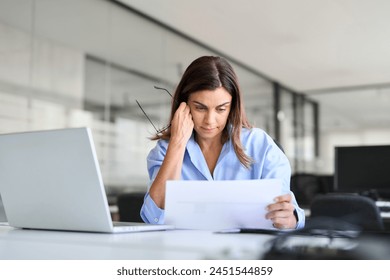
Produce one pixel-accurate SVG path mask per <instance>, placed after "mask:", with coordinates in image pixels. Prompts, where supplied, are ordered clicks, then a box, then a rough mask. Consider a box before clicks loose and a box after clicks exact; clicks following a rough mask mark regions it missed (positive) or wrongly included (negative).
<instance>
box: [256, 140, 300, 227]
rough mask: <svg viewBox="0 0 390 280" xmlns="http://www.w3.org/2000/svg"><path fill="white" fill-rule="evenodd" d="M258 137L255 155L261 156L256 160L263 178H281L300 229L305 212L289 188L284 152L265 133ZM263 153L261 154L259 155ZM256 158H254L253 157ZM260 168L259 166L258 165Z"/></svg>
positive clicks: (288, 169) (283, 190)
mask: <svg viewBox="0 0 390 280" xmlns="http://www.w3.org/2000/svg"><path fill="white" fill-rule="evenodd" d="M257 136H260V137H258V139H256V141H255V143H258V142H259V141H263V145H262V149H261V151H257V153H256V154H257V156H259V154H260V157H263V160H260V159H259V160H258V161H259V162H262V163H263V165H262V168H261V169H262V175H261V178H263V179H271V178H279V179H282V192H283V193H284V194H286V193H290V194H291V196H292V204H293V205H294V208H295V210H296V214H297V219H298V221H297V225H296V229H301V228H303V227H304V226H305V212H304V210H303V209H301V208H300V207H299V205H298V202H297V200H296V198H295V196H294V193H293V192H292V191H291V189H290V179H291V166H290V162H289V160H288V158H287V156H286V155H285V153H284V152H283V151H282V150H281V149H280V148H279V147H278V145H277V144H276V143H275V141H274V140H273V139H272V138H271V137H270V136H269V135H267V134H265V135H263V136H265V137H261V134H260V135H259V134H257ZM261 139H262V140H261ZM254 149H255V148H254ZM261 155H263V156H261ZM255 160H256V159H255ZM258 168H260V167H258Z"/></svg>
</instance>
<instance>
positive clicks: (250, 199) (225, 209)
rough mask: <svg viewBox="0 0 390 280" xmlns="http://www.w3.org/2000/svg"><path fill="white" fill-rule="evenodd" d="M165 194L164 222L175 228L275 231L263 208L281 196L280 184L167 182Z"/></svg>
mask: <svg viewBox="0 0 390 280" xmlns="http://www.w3.org/2000/svg"><path fill="white" fill-rule="evenodd" d="M165 192H166V193H165V223H166V224H171V225H174V226H175V227H176V228H177V229H200V230H217V231H231V230H237V229H263V230H275V228H274V227H273V225H272V221H271V220H268V219H266V218H265V216H266V214H267V210H266V207H267V206H268V205H269V204H271V203H274V198H275V197H277V196H279V195H281V194H282V181H281V180H280V179H261V180H224V181H214V180H210V181H207V180H199V181H167V183H166V188H165Z"/></svg>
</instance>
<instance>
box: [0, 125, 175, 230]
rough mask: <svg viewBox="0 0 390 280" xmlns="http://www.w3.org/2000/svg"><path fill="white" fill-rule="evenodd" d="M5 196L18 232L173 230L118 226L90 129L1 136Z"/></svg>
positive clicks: (11, 222) (0, 169)
mask: <svg viewBox="0 0 390 280" xmlns="http://www.w3.org/2000/svg"><path fill="white" fill-rule="evenodd" d="M0 194H1V197H2V200H3V204H4V209H5V213H6V216H7V220H8V224H9V225H10V226H12V227H17V228H29V229H45V230H64V231H85V232H102V233H117V232H140V231H154V230H167V229H173V228H174V227H173V226H169V225H151V224H144V223H124V222H120V223H118V225H116V224H115V223H113V221H112V219H111V214H110V210H109V205H108V202H107V196H106V192H105V188H104V185H103V180H102V176H101V173H100V168H99V163H98V160H97V156H96V152H95V147H94V143H93V139H92V134H91V131H90V129H89V128H66V129H56V130H44V131H30V132H22V133H12V134H3V135H0Z"/></svg>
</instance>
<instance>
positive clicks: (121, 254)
mask: <svg viewBox="0 0 390 280" xmlns="http://www.w3.org/2000/svg"><path fill="white" fill-rule="evenodd" d="M272 238H274V236H272V235H263V234H217V233H213V232H209V231H194V230H172V231H158V232H142V233H121V234H103V233H79V232H60V231H44V230H23V229H14V228H11V227H8V226H0V259H3V260H20V259H25V260H26V259H27V260H31V259H39V260H50V259H55V260H69V259H77V260H83V259H92V260H99V259H104V260H109V259H113V260H123V259H138V260H147V259H155V260H157V259H169V260H172V259H186V260H192V259H194V260H195V259H245V260H250V259H258V258H259V257H260V256H261V255H263V254H264V253H265V251H266V250H267V248H268V247H267V241H268V240H270V239H272Z"/></svg>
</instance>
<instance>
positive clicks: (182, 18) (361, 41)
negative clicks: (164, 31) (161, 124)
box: [120, 0, 390, 91]
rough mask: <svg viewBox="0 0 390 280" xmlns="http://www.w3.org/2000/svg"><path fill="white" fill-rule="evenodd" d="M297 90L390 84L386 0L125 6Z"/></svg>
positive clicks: (130, 1)
mask: <svg viewBox="0 0 390 280" xmlns="http://www.w3.org/2000/svg"><path fill="white" fill-rule="evenodd" d="M120 2H123V3H126V4H127V5H129V6H131V7H133V8H135V9H138V10H140V11H142V12H143V13H145V14H147V15H149V16H151V17H153V18H156V19H158V20H159V21H161V22H163V23H165V24H167V25H169V26H171V27H173V28H175V29H177V30H179V31H181V32H183V33H185V34H188V35H189V36H191V37H193V38H196V39H197V40H199V41H201V42H203V43H205V44H207V45H209V46H212V47H213V48H215V49H217V50H221V52H222V53H225V54H227V55H228V56H231V57H233V58H235V59H237V60H239V61H242V62H244V63H245V64H247V65H249V66H250V67H252V68H254V69H256V70H258V71H259V72H262V73H264V74H265V75H267V76H269V77H271V78H274V79H277V80H280V81H281V82H282V83H283V84H286V85H287V86H289V87H291V88H293V89H295V90H297V91H309V90H313V89H324V88H335V87H344V86H356V85H370V84H382V83H390V51H389V50H390V17H389V11H390V1H388V0H371V1H367V0H330V1H323V0H293V1H291V0H277V1H269V0H244V1H234V0H197V1H181V0H164V1H161V0H148V1H144V0H121V1H120Z"/></svg>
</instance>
